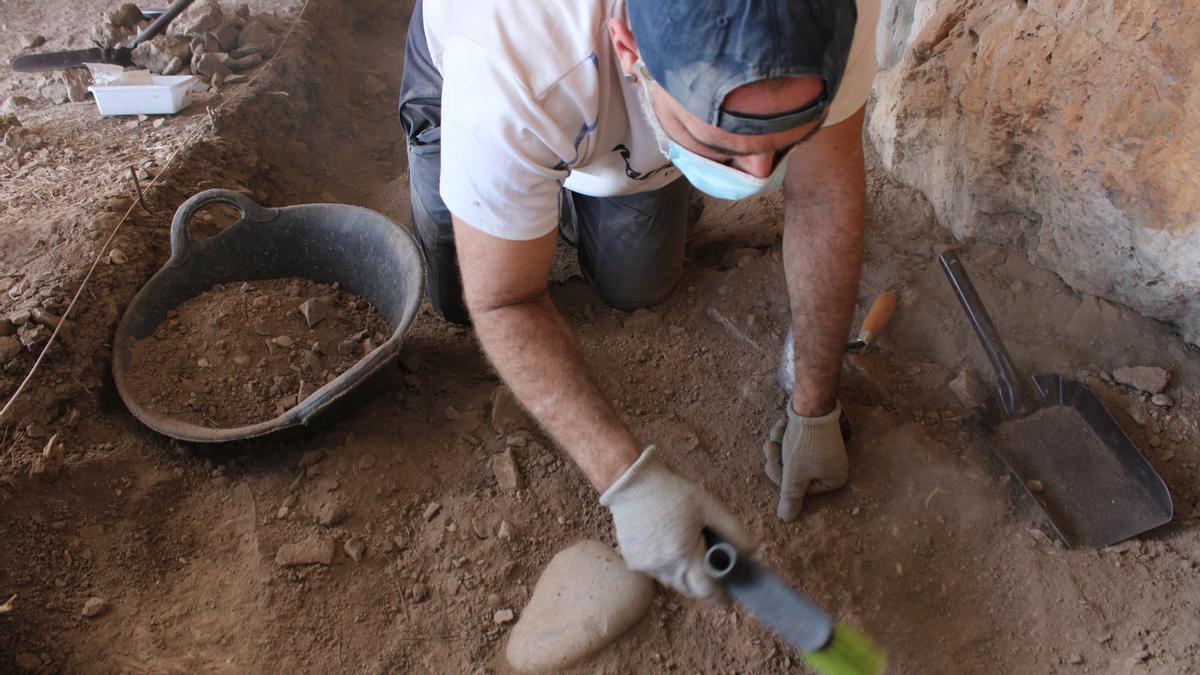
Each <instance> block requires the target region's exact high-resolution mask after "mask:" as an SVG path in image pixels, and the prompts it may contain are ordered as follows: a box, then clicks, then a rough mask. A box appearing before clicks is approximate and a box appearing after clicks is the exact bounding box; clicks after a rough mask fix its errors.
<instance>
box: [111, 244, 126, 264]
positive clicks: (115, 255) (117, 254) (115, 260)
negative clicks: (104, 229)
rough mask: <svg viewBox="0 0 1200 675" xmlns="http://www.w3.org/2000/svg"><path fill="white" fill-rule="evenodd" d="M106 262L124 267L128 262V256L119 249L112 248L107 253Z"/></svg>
mask: <svg viewBox="0 0 1200 675" xmlns="http://www.w3.org/2000/svg"><path fill="white" fill-rule="evenodd" d="M108 262H109V264H112V265H124V264H125V263H127V262H129V256H127V255H125V252H124V251H122V250H121V249H119V248H114V249H113V250H111V251H109V252H108Z"/></svg>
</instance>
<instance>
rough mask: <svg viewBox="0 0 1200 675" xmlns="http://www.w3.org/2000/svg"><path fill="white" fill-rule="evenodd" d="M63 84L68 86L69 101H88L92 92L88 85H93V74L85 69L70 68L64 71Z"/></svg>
mask: <svg viewBox="0 0 1200 675" xmlns="http://www.w3.org/2000/svg"><path fill="white" fill-rule="evenodd" d="M62 77H63V82H64V83H65V84H66V85H67V100H68V101H70V102H71V103H82V102H83V101H86V100H87V99H88V97H89V96H91V95H92V92H90V91H88V85H90V84H91V83H92V74H91V73H89V72H88V71H87V70H86V69H84V68H68V69H66V70H64V71H63V74H62Z"/></svg>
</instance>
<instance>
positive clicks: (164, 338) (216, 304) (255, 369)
mask: <svg viewBox="0 0 1200 675" xmlns="http://www.w3.org/2000/svg"><path fill="white" fill-rule="evenodd" d="M387 335H388V330H387V322H386V321H385V320H384V319H383V317H382V316H380V315H379V312H378V311H377V310H376V309H375V308H374V307H372V306H371V305H370V304H369V303H367V301H365V300H363V299H362V298H358V297H355V296H353V295H350V294H349V293H347V292H345V291H343V290H341V289H339V288H338V287H337V286H336V285H329V284H318V283H315V282H312V281H309V280H307V279H301V278H294V277H293V278H286V279H269V280H266V281H258V282H255V283H253V284H250V283H229V284H220V285H217V286H215V287H213V288H212V289H210V290H208V291H205V292H204V293H201V294H200V295H198V296H196V297H195V298H192V299H191V300H188V301H187V302H184V303H183V304H181V305H179V307H176V308H175V309H173V310H171V311H170V312H168V313H167V318H166V320H165V321H163V323H162V324H160V325H159V327H158V329H157V330H155V331H154V334H153V335H151V336H150V337H148V338H145V339H142V340H138V341H137V342H136V343H134V346H133V358H132V360H131V362H130V378H129V385H130V386H129V389H130V394H131V395H132V396H133V398H134V399H135V400H137V401H139V402H140V403H142V404H143V405H146V407H148V408H149V409H150V410H151V411H153V412H155V413H158V414H161V415H164V416H168V417H174V418H176V419H180V420H183V421H185V422H190V423H192V424H199V425H202V426H208V427H214V428H221V427H234V426H243V425H248V424H254V423H256V422H262V421H265V420H268V419H271V418H273V417H275V416H277V415H282V414H283V413H285V412H287V411H288V410H289V409H291V408H292V407H294V406H296V405H297V404H298V403H300V402H301V401H303V400H304V399H306V398H308V396H309V395H310V394H312V393H313V392H314V391H316V390H317V389H319V388H320V387H322V386H324V385H325V383H327V382H329V381H331V380H333V379H334V378H335V377H337V376H338V375H341V374H342V373H343V372H345V371H346V370H347V369H349V368H350V366H353V365H354V364H355V363H357V362H358V361H359V359H361V358H362V357H363V356H365V355H366V354H368V353H370V352H371V351H372V350H373V349H375V347H376V346H378V345H380V344H383V342H384V341H385V340H386V339H387Z"/></svg>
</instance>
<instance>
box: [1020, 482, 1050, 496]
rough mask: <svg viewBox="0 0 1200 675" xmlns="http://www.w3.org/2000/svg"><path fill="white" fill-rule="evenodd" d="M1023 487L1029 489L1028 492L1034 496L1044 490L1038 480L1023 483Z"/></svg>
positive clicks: (1044, 487) (1043, 486)
mask: <svg viewBox="0 0 1200 675" xmlns="http://www.w3.org/2000/svg"><path fill="white" fill-rule="evenodd" d="M1025 487H1027V488H1029V491H1030V492H1032V493H1033V494H1035V495H1037V494H1041V493H1042V490H1045V489H1046V486H1045V485H1042V481H1040V480H1031V481H1029V482H1027V483H1025Z"/></svg>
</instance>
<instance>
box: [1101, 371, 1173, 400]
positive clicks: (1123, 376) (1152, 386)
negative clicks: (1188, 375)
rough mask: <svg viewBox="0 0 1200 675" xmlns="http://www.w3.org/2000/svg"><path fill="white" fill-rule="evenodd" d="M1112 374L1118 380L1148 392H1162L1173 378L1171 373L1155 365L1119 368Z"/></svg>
mask: <svg viewBox="0 0 1200 675" xmlns="http://www.w3.org/2000/svg"><path fill="white" fill-rule="evenodd" d="M1112 375H1113V379H1115V380H1116V381H1117V382H1120V383H1121V384H1123V385H1125V386H1127V387H1133V388H1134V389H1137V390H1138V391H1144V392H1146V393H1147V394H1161V393H1162V391H1163V389H1166V388H1167V382H1168V381H1169V380H1170V379H1171V375H1170V373H1168V372H1167V371H1165V370H1163V369H1162V368H1157V367H1154V366H1135V367H1133V368H1117V369H1116V370H1114V371H1113V373H1112Z"/></svg>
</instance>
